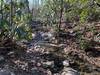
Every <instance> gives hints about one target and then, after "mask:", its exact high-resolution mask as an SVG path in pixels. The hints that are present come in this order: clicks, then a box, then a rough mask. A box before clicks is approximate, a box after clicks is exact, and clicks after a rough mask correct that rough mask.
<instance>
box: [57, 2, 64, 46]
mask: <svg viewBox="0 0 100 75" xmlns="http://www.w3.org/2000/svg"><path fill="white" fill-rule="evenodd" d="M60 8H61V9H60V17H59V24H58V44H59V43H60V38H59V35H60V34H59V32H60V26H61V23H62V15H63V0H61V7H60Z"/></svg>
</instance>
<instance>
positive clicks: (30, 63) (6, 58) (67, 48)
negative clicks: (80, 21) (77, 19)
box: [0, 23, 100, 75]
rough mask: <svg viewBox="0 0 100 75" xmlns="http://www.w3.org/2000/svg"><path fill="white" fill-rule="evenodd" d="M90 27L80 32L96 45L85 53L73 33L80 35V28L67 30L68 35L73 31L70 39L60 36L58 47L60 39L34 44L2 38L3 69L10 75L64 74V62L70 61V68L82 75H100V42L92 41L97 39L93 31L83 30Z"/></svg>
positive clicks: (0, 40) (0, 66)
mask: <svg viewBox="0 0 100 75" xmlns="http://www.w3.org/2000/svg"><path fill="white" fill-rule="evenodd" d="M87 25H91V26H92V25H94V24H87ZM87 25H84V27H82V29H81V30H80V32H81V33H82V35H84V39H85V40H86V41H89V42H88V43H89V44H91V43H93V45H92V47H93V48H92V47H87V48H86V49H85V50H81V49H80V48H79V46H80V45H79V43H80V42H77V40H78V39H76V37H75V36H74V34H72V33H74V31H75V35H77V34H76V30H78V29H77V28H78V27H77V28H76V27H73V28H72V29H67V31H66V30H65V31H66V32H65V33H67V32H70V31H73V32H72V33H68V35H67V39H66V37H63V36H60V37H59V38H60V42H61V43H59V45H58V44H55V43H54V41H55V42H56V41H57V40H58V39H53V40H50V38H49V39H47V37H46V39H45V40H50V42H47V41H43V40H42V41H41V40H40V39H37V38H36V39H35V41H34V39H33V40H32V41H31V42H16V41H13V40H12V39H10V38H4V37H2V38H1V39H0V69H1V70H4V71H7V72H10V73H11V75H64V74H62V72H61V71H62V70H63V68H64V65H63V61H64V60H68V61H69V64H70V65H69V66H68V67H70V68H72V69H74V70H76V71H78V72H80V75H99V74H100V42H98V41H99V40H98V41H93V40H92V41H91V39H92V37H95V36H94V34H93V33H91V32H90V31H84V30H85V28H86V27H85V26H87ZM95 25H96V27H95V28H96V33H99V32H100V29H99V28H98V27H100V24H96V23H95ZM98 25H99V26H98ZM79 29H80V27H79ZM87 29H88V28H87ZM82 30H83V31H82ZM50 33H51V32H50ZM33 34H34V33H33ZM47 34H48V32H47ZM50 35H51V34H50ZM70 35H73V36H70ZM99 36H100V35H99ZM52 62H54V64H52ZM52 66H53V67H52Z"/></svg>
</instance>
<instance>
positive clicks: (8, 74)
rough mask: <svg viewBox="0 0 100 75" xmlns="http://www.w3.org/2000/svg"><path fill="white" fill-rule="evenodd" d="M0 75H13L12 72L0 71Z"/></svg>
mask: <svg viewBox="0 0 100 75" xmlns="http://www.w3.org/2000/svg"><path fill="white" fill-rule="evenodd" d="M0 75H15V74H14V73H13V72H10V71H7V70H1V71H0Z"/></svg>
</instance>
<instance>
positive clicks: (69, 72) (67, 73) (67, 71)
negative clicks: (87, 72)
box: [61, 67, 80, 75]
mask: <svg viewBox="0 0 100 75" xmlns="http://www.w3.org/2000/svg"><path fill="white" fill-rule="evenodd" d="M61 75H80V74H79V73H78V72H77V71H76V70H74V69H72V68H70V67H64V69H63V71H62V73H61Z"/></svg>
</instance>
